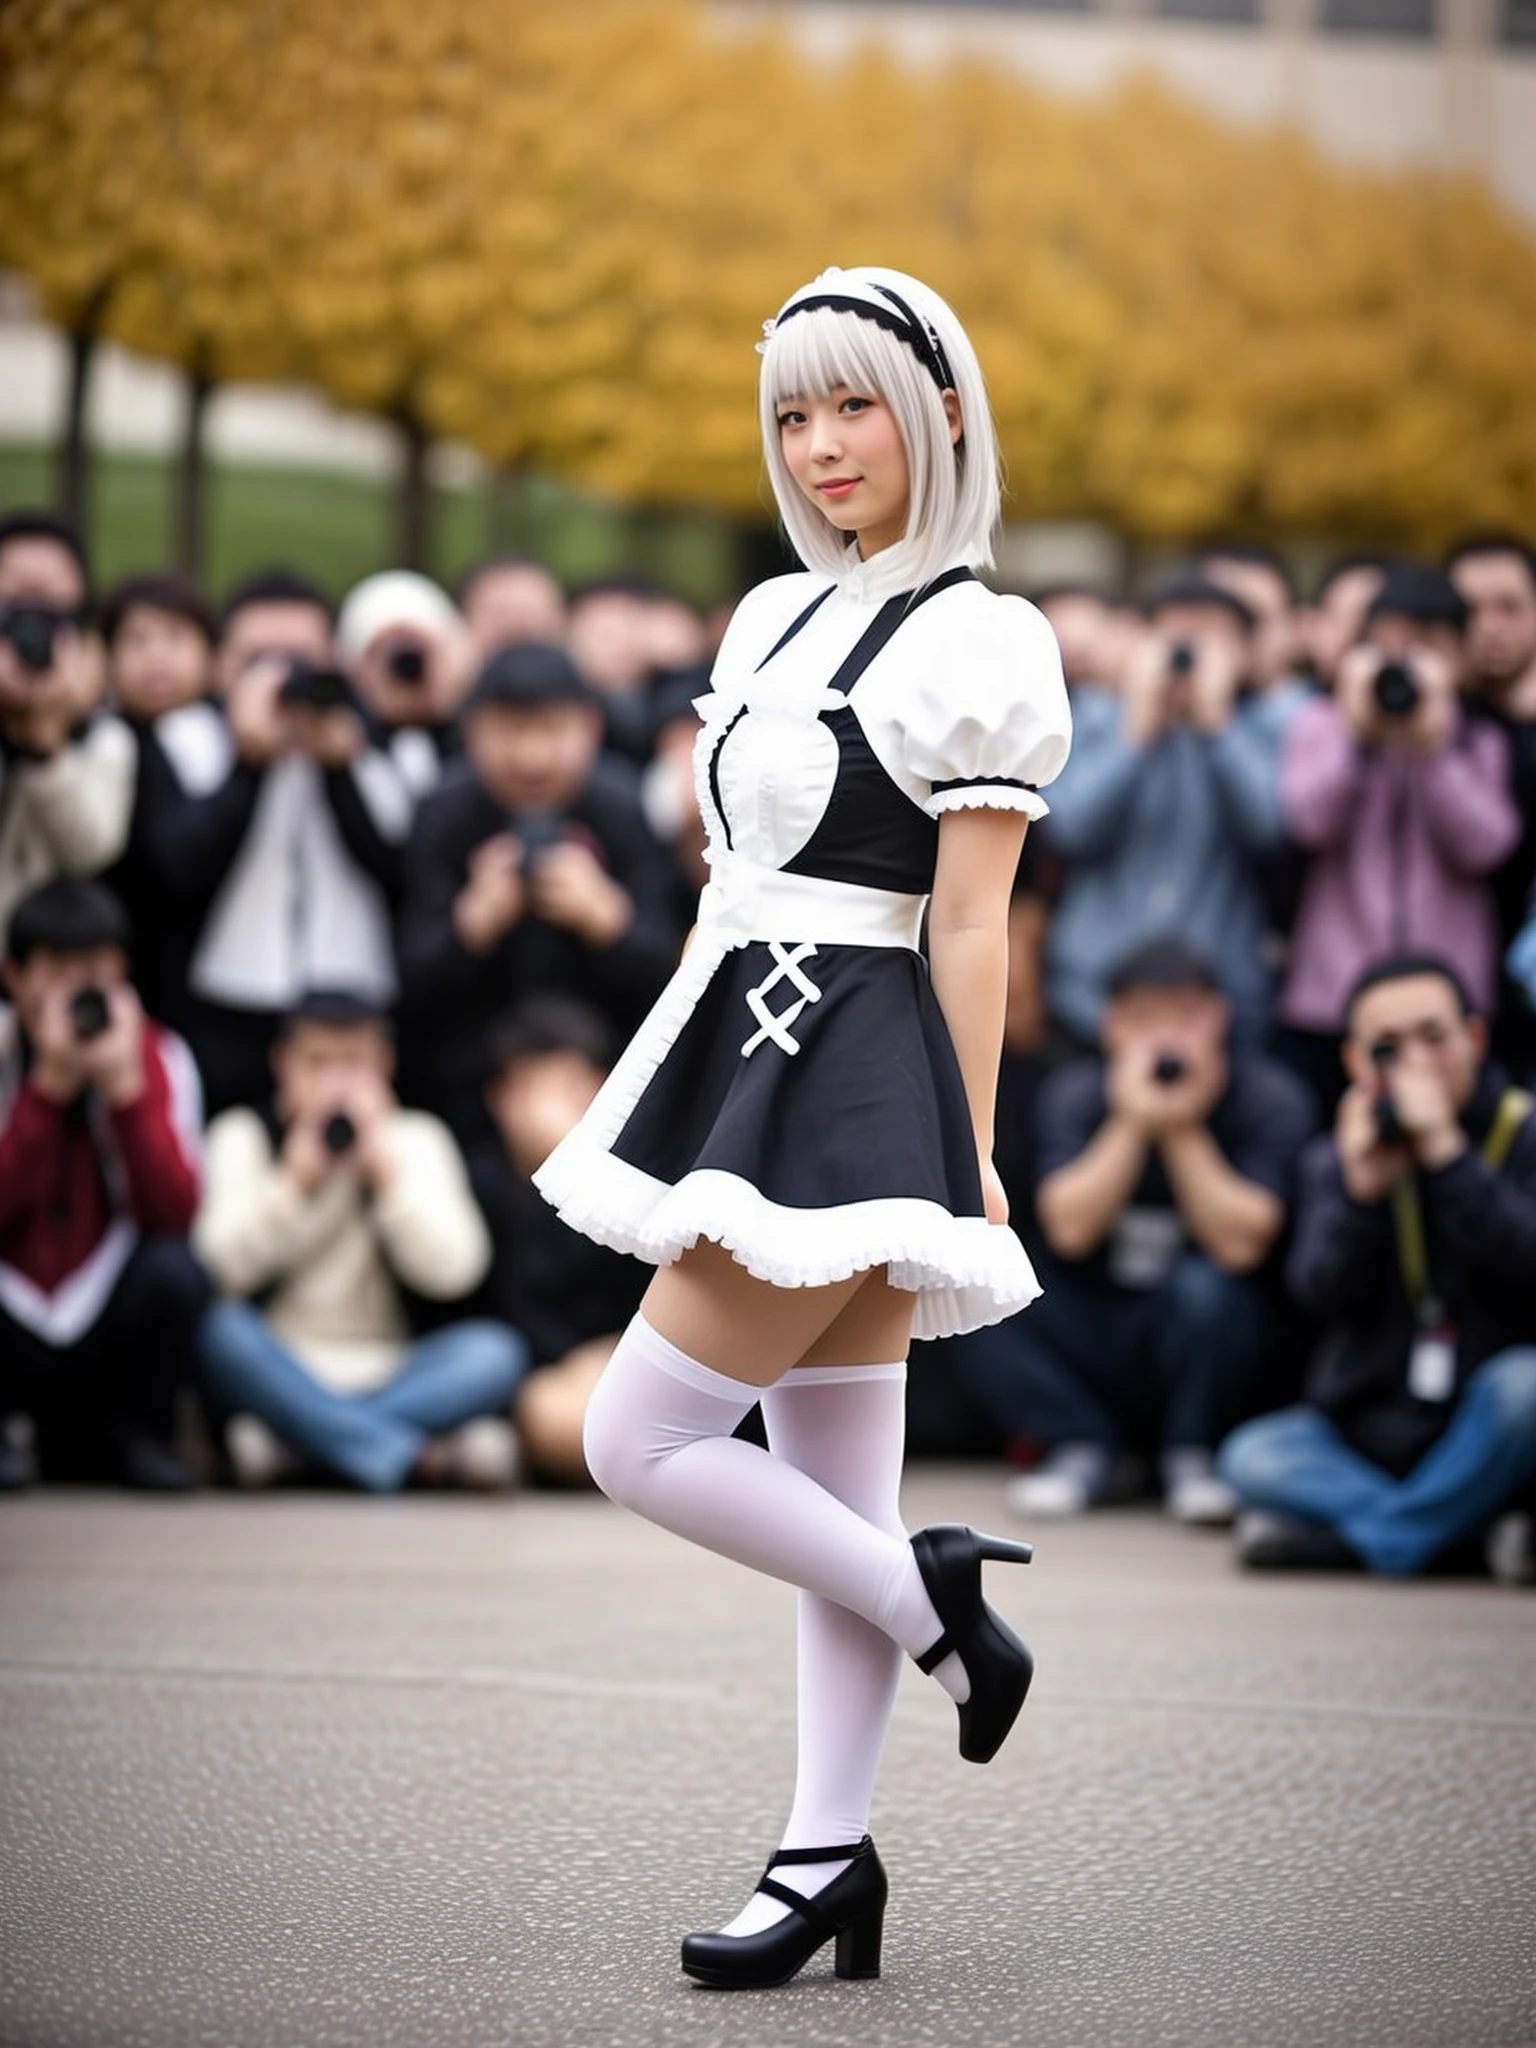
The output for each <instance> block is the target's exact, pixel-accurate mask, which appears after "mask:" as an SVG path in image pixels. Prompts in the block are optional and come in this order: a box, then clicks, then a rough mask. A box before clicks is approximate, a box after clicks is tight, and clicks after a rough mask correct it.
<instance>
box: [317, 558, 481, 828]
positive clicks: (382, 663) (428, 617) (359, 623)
mask: <svg viewBox="0 0 1536 2048" xmlns="http://www.w3.org/2000/svg"><path fill="white" fill-rule="evenodd" d="M336 652H337V654H338V656H339V657H340V660H341V664H342V667H343V668H344V669H345V670H346V672H347V675H348V677H349V678H350V680H351V683H352V687H353V690H354V691H355V692H356V696H357V702H358V708H359V709H360V710H361V712H362V713H363V716H364V718H365V719H366V721H367V723H368V725H369V728H370V733H371V737H372V738H373V740H374V741H375V743H376V744H377V745H378V746H379V747H380V748H381V749H382V750H383V751H384V752H385V753H386V754H387V755H388V756H389V758H390V759H391V760H392V761H393V763H394V765H395V767H396V769H397V770H398V771H399V774H400V776H401V779H402V781H403V782H404V783H405V786H406V788H407V789H408V790H409V792H410V794H411V796H412V798H413V799H416V800H419V799H420V798H421V797H423V796H425V795H426V793H427V791H428V790H429V789H435V788H436V786H437V783H438V779H439V777H440V776H441V774H442V771H443V767H444V764H445V763H446V762H448V761H450V760H452V759H454V758H456V757H457V755H458V752H459V737H458V725H457V721H456V714H457V712H458V708H459V705H460V703H461V702H462V701H463V697H464V693H465V691H466V690H467V689H468V687H469V684H470V680H471V676H472V664H473V659H474V655H473V647H472V643H471V641H470V638H469V634H468V632H467V630H466V628H465V624H464V621H463V619H462V618H461V617H460V616H459V612H458V610H457V608H456V607H455V605H454V604H453V602H452V600H451V599H450V598H449V597H448V596H447V595H446V593H445V592H444V591H442V590H440V589H439V588H438V586H437V585H436V584H435V583H433V582H432V581H431V580H430V579H429V578H428V577H426V576H418V575H417V574H416V573H415V572H414V571H413V570H410V569H389V570H386V571H384V572H383V573H382V574H381V575H378V576H369V577H366V578H365V579H364V580H363V581H362V582H361V583H359V584H358V585H357V586H356V588H355V589H354V590H352V591H351V592H350V593H349V594H348V597H347V599H346V602H345V603H344V604H343V605H342V607H341V612H340V615H339V616H338V618H337V621H336Z"/></svg>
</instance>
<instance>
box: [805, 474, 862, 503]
mask: <svg viewBox="0 0 1536 2048" xmlns="http://www.w3.org/2000/svg"><path fill="white" fill-rule="evenodd" d="M858 481H859V480H858V478H857V477H856V476H838V477H834V478H833V479H832V481H831V482H830V483H825V484H818V485H817V486H816V488H817V490H818V491H820V493H821V495H822V496H823V497H824V498H846V497H847V495H848V493H849V492H850V491H851V490H852V489H853V488H854V487H855V485H856V484H857V483H858Z"/></svg>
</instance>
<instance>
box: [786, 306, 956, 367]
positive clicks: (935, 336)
mask: <svg viewBox="0 0 1536 2048" xmlns="http://www.w3.org/2000/svg"><path fill="white" fill-rule="evenodd" d="M868 288H869V290H870V291H872V292H878V293H879V294H880V296H881V298H882V299H885V300H886V301H887V302H888V303H887V304H886V305H883V306H882V305H877V304H876V303H875V302H874V301H873V300H871V299H856V298H851V297H849V296H848V295H847V294H846V293H843V292H812V293H810V294H808V295H807V297H805V298H803V299H796V300H795V301H794V303H793V304H792V305H789V306H786V307H785V308H784V310H783V312H782V313H780V314H779V316H778V318H777V319H774V320H769V321H767V322H766V323H765V324H764V327H763V333H764V335H765V336H767V335H770V334H773V333H774V332H775V331H776V330H777V329H778V328H780V327H782V326H783V325H784V322H785V321H786V320H793V319H794V317H795V315H796V314H797V313H809V312H812V311H813V310H814V309H815V308H816V307H817V306H830V307H831V308H832V310H833V311H834V312H836V313H857V314H858V316H859V318H860V319H861V320H873V321H874V323H875V325H876V326H877V327H883V328H885V330H886V332H887V333H889V334H894V335H896V336H897V337H898V339H900V340H902V341H904V342H905V343H906V344H907V347H908V348H909V349H911V351H912V353H913V354H914V355H915V356H916V357H917V359H918V361H919V362H920V363H921V364H922V366H923V368H924V369H925V370H926V371H927V372H928V374H929V376H930V377H931V378H932V379H933V381H934V383H935V384H937V385H938V387H939V389H940V390H941V391H950V390H952V389H953V388H954V382H955V379H954V373H953V371H952V370H951V369H950V367H949V357H948V356H947V355H946V354H945V353H944V344H943V342H942V341H940V339H939V330H938V329H937V328H936V327H935V326H934V325H933V323H932V321H931V320H923V319H920V318H919V317H918V315H917V314H916V313H914V312H913V310H912V308H911V307H910V306H909V305H908V304H907V302H906V300H905V299H903V298H898V297H897V295H896V293H895V292H893V291H892V290H891V289H890V288H889V286H887V285H883V284H871V285H870V286H869V287H868Z"/></svg>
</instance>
